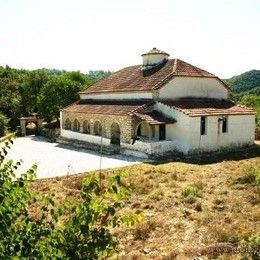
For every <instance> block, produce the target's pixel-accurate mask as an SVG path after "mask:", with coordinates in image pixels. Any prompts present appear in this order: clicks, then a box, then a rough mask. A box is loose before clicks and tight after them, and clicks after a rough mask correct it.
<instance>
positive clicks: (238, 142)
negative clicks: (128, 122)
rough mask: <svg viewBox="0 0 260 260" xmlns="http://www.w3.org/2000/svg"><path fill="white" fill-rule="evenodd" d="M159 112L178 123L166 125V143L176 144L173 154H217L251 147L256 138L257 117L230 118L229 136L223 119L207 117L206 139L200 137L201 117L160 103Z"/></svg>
mask: <svg viewBox="0 0 260 260" xmlns="http://www.w3.org/2000/svg"><path fill="white" fill-rule="evenodd" d="M156 108H157V109H158V110H159V111H161V112H162V113H163V114H165V115H168V116H170V117H173V118H175V119H176V120H177V122H176V123H175V124H169V125H166V140H168V141H173V142H174V145H175V147H173V149H174V150H177V151H179V152H182V153H184V154H188V153H196V152H198V151H202V152H203V151H205V152H206V151H215V150H220V149H223V148H233V147H241V146H246V145H251V144H253V143H254V138H255V115H230V116H228V125H227V129H228V131H227V133H222V122H220V123H218V119H219V118H221V116H208V117H206V120H207V122H206V135H201V134H200V120H201V118H200V117H189V116H187V115H185V114H184V113H182V112H180V111H177V110H175V109H173V108H171V107H169V106H166V105H164V104H162V103H160V102H158V103H157V104H156Z"/></svg>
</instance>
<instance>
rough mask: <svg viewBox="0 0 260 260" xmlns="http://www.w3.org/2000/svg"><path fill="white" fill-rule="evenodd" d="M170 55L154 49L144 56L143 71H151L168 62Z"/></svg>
mask: <svg viewBox="0 0 260 260" xmlns="http://www.w3.org/2000/svg"><path fill="white" fill-rule="evenodd" d="M169 56H170V55H169V54H168V53H166V52H164V51H160V50H158V49H157V48H153V49H152V50H150V51H148V52H147V53H144V54H142V58H143V69H150V68H152V67H154V66H156V65H159V64H161V63H163V62H165V61H167V60H168V57H169Z"/></svg>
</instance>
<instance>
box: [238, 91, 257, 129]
mask: <svg viewBox="0 0 260 260" xmlns="http://www.w3.org/2000/svg"><path fill="white" fill-rule="evenodd" d="M240 102H241V103H242V104H244V105H246V106H249V107H253V108H254V109H255V111H256V125H257V126H260V96H257V95H252V94H246V95H244V96H242V98H241V100H240Z"/></svg>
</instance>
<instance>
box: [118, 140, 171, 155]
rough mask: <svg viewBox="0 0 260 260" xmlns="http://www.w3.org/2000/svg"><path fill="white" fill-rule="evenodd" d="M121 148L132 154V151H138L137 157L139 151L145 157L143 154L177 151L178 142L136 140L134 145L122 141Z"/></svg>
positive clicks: (124, 151) (161, 153)
mask: <svg viewBox="0 0 260 260" xmlns="http://www.w3.org/2000/svg"><path fill="white" fill-rule="evenodd" d="M121 150H122V152H123V153H125V154H131V155H134V153H132V152H130V151H137V153H136V156H137V157H138V152H139V153H140V157H143V154H149V155H151V154H154V155H163V154H164V153H165V152H169V151H175V150H176V144H175V142H174V141H146V142H144V141H136V142H135V143H134V144H133V145H132V144H126V143H121Z"/></svg>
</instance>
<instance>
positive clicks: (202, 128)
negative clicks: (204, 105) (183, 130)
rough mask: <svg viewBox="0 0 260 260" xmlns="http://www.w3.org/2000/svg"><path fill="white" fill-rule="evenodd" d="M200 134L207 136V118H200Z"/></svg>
mask: <svg viewBox="0 0 260 260" xmlns="http://www.w3.org/2000/svg"><path fill="white" fill-rule="evenodd" d="M200 134H201V135H205V134H206V117H205V116H202V117H201V118H200Z"/></svg>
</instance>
